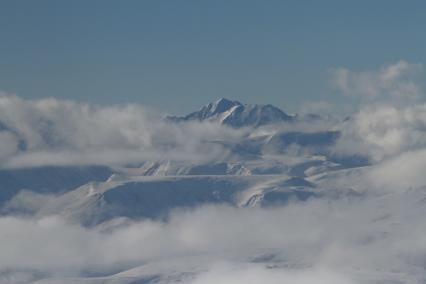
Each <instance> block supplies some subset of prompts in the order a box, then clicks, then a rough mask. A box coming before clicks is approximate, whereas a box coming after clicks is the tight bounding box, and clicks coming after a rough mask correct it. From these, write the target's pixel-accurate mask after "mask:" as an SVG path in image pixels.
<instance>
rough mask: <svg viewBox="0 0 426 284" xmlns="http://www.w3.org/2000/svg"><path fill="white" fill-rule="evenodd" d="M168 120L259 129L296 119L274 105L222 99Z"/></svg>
mask: <svg viewBox="0 0 426 284" xmlns="http://www.w3.org/2000/svg"><path fill="white" fill-rule="evenodd" d="M168 119H170V120H172V121H176V122H182V121H214V122H219V123H221V124H224V125H228V126H231V127H244V126H252V127H259V126H262V125H267V124H274V123H281V122H290V121H293V120H294V119H295V116H291V115H288V114H286V113H285V112H283V111H282V110H280V109H279V108H277V107H274V106H272V105H269V104H267V105H257V104H243V103H241V102H238V101H232V100H228V99H225V98H221V99H219V100H217V101H216V102H213V103H209V104H208V105H206V106H203V107H202V108H201V109H200V110H199V111H195V112H192V113H190V114H188V115H186V116H169V117H168Z"/></svg>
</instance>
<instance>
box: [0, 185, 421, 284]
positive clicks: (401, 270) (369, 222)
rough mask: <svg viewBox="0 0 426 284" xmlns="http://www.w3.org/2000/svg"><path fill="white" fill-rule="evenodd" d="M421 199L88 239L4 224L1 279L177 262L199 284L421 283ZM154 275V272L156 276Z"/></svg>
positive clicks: (60, 225)
mask: <svg viewBox="0 0 426 284" xmlns="http://www.w3.org/2000/svg"><path fill="white" fill-rule="evenodd" d="M421 196H423V193H422V192H419V191H408V192H403V193H394V194H391V195H386V196H375V197H374V196H370V197H369V198H363V199H359V200H352V201H348V200H335V201H330V200H328V201H325V200H312V201H308V202H305V203H296V204H290V205H289V206H287V207H280V208H271V209H260V208H246V209H237V208H231V207H226V206H207V207H202V208H199V209H196V210H191V211H180V212H179V211H178V212H175V213H173V214H172V215H171V218H170V220H169V221H167V222H154V221H140V222H130V223H128V222H127V223H126V222H124V223H123V222H121V225H120V222H114V221H113V222H110V223H109V224H110V225H106V224H103V225H101V226H99V227H95V228H91V229H87V228H83V227H80V226H78V225H71V224H67V223H66V222H65V221H63V220H62V219H60V218H59V217H55V216H52V217H43V218H41V219H22V218H16V217H2V218H0V232H1V233H0V244H1V245H0V249H1V251H2V254H1V255H0V267H1V268H2V269H1V272H0V275H4V274H5V273H6V272H9V273H10V271H15V272H20V271H21V272H22V271H33V272H34V273H35V272H38V274H39V275H40V274H41V275H45V277H46V275H48V277H54V276H57V277H59V276H64V275H68V276H74V277H76V276H77V277H78V276H79V277H82V276H83V275H84V274H85V273H86V272H87V271H98V273H101V272H102V273H105V274H106V275H109V274H111V273H113V272H114V271H116V270H117V269H120V270H126V269H130V268H132V267H135V266H138V265H141V266H142V267H143V265H145V264H146V265H152V264H155V263H157V264H158V265H159V267H160V268H161V269H166V270H167V269H171V270H172V271H173V270H174V268H173V265H172V266H171V265H170V263H171V262H173V260H177V261H178V262H179V263H180V264H179V265H180V266H179V267H180V268H176V269H177V270H178V271H179V269H180V270H182V273H184V272H185V271H187V270H188V269H191V268H193V267H194V262H195V263H197V265H196V266H195V267H197V268H198V269H199V271H198V272H197V273H196V277H195V278H194V280H193V281H194V282H193V283H203V284H204V283H219V282H221V283H232V284H234V283H259V282H258V281H260V279H269V281H267V282H268V283H282V282H280V280H281V281H283V280H288V281H292V283H312V281H313V280H314V279H316V282H315V283H376V282H372V280H371V279H373V280H374V279H376V278H377V279H382V280H383V279H387V277H389V275H390V274H392V273H394V272H395V271H398V275H393V276H392V277H393V278H394V279H399V277H402V278H404V277H405V279H423V278H422V277H423V276H424V273H425V272H426V271H425V270H424V267H423V266H422V265H423V263H424V261H426V253H425V251H426V240H425V238H424V237H423V234H422V232H424V230H425V229H426V227H425V224H424V222H422V218H419V216H424V214H426V211H425V210H426V206H425V204H423V203H422V204H419V202H420V201H419V197H421ZM414 216H417V217H416V218H413V217H414ZM117 221H118V220H117ZM161 263H163V265H164V267H163V266H162V265H161ZM148 267H149V266H148ZM160 268H158V267H157V268H155V269H159V271H162V270H161V269H160ZM155 269H154V268H152V269H151V271H150V272H151V273H152V274H155V273H157V272H158V273H160V272H159V271H156V270H155ZM163 273H164V271H163ZM166 274H167V273H166ZM35 275H37V274H36V273H35ZM368 275H370V276H368ZM142 276H143V275H142ZM361 276H364V277H366V278H365V279H364V281H361V280H360V279H363V278H362V277H361ZM367 276H368V277H367ZM0 277H1V276H0ZM34 277H36V276H34ZM395 277H397V278H395ZM0 279H1V278H0ZM377 279H376V280H377ZM245 280H247V281H248V282H244V281H245ZM383 281H385V280H383ZM409 282H410V281H409ZM16 283H18V282H16ZM188 283H189V282H188ZM191 283H192V282H191ZM410 283H418V282H410ZM419 283H420V282H419Z"/></svg>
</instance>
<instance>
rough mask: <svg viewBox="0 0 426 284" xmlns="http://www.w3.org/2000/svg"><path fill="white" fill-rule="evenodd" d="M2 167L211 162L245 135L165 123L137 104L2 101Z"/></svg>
mask: <svg viewBox="0 0 426 284" xmlns="http://www.w3.org/2000/svg"><path fill="white" fill-rule="evenodd" d="M0 122H1V125H0V126H1V129H0V145H1V146H0V162H1V163H2V164H3V166H6V167H25V166H38V165H46V164H47V165H49V164H52V165H70V164H123V163H124V164H125V163H131V162H140V161H141V160H146V159H165V158H169V159H176V160H190V161H191V160H194V161H197V160H209V159H211V158H212V157H215V158H217V157H220V156H223V155H226V151H225V150H224V149H223V147H221V146H220V145H219V144H215V143H207V142H214V141H217V140H223V139H225V140H230V141H232V140H233V139H236V138H238V137H240V136H241V135H242V132H243V131H236V130H235V129H234V130H231V129H229V128H227V127H223V126H221V125H219V124H214V123H208V122H205V123H196V122H194V123H185V124H170V123H166V122H165V121H164V119H163V117H162V115H161V114H158V113H155V112H154V111H150V110H147V109H145V108H144V107H142V106H141V105H137V104H129V105H123V106H120V105H117V106H106V107H100V106H93V105H89V104H82V103H76V102H72V101H63V100H57V99H54V98H48V99H40V100H23V99H21V98H19V97H17V96H6V95H3V96H1V97H0Z"/></svg>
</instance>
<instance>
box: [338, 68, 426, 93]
mask: <svg viewBox="0 0 426 284" xmlns="http://www.w3.org/2000/svg"><path fill="white" fill-rule="evenodd" d="M421 70H422V65H420V64H413V63H408V62H406V61H404V60H401V61H399V62H397V63H395V64H390V65H387V66H384V67H382V68H380V69H379V70H369V71H361V72H354V71H351V70H349V69H346V68H337V69H335V70H334V71H333V76H332V83H333V86H334V87H335V88H336V89H337V90H338V91H340V92H341V93H343V94H344V95H348V96H356V97H362V98H364V99H377V98H378V97H381V98H383V97H385V98H388V99H389V98H392V99H398V100H402V101H403V100H407V99H416V98H418V97H419V95H420V93H421V91H420V88H419V86H418V84H417V83H416V76H417V75H418V74H419V73H420V71H421Z"/></svg>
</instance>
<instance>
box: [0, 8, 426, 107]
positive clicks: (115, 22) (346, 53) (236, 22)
mask: <svg viewBox="0 0 426 284" xmlns="http://www.w3.org/2000/svg"><path fill="white" fill-rule="evenodd" d="M425 12H426V2H425V1H379V0H378V1H343V0H341V1H260V0H259V1H250V0H247V1H234V0H226V1H224V0H215V1H189V0H188V1H149V0H145V1H136V0H134V1H133V0H127V1H118V0H116V1H108V0H91V1H87V0H84V1H83V0H73V1H64V0H39V1H16V0H2V1H0V43H1V44H0V67H1V68H0V90H3V91H6V92H9V93H15V94H17V95H19V96H21V97H24V98H40V97H46V96H53V97H58V98H66V99H72V100H78V101H87V102H91V103H96V104H111V103H127V102H137V103H142V104H145V105H148V106H153V107H155V108H159V109H162V110H164V111H168V112H172V113H178V114H179V113H185V112H188V111H190V110H194V109H197V108H199V107H200V106H201V105H203V104H205V103H207V102H209V101H212V100H215V99H217V98H219V97H228V98H232V99H237V100H241V101H243V102H248V103H272V104H274V105H277V106H279V107H282V108H283V109H284V110H288V111H290V112H292V111H296V110H297V109H298V108H300V106H301V105H303V104H304V103H305V102H310V101H323V100H326V101H330V102H333V103H337V104H342V103H344V102H345V100H344V99H343V98H342V96H340V95H339V94H337V93H336V91H334V90H332V89H331V88H330V84H329V77H330V74H329V73H330V70H331V69H332V68H335V67H346V68H349V69H353V70H365V69H374V68H377V67H380V66H382V65H383V64H390V63H394V62H396V61H398V60H400V59H404V60H406V61H408V62H413V63H424V62H426V58H425V57H426V52H425V50H426V37H425V36H424V29H425V27H426V17H425V16H424V15H425Z"/></svg>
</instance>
